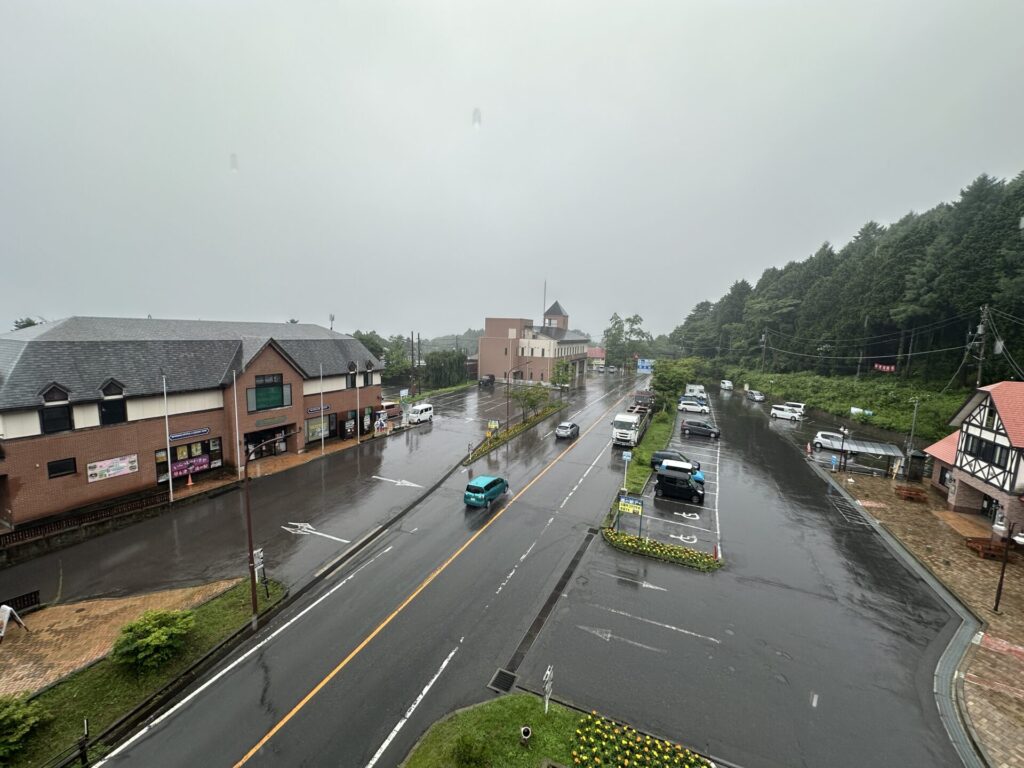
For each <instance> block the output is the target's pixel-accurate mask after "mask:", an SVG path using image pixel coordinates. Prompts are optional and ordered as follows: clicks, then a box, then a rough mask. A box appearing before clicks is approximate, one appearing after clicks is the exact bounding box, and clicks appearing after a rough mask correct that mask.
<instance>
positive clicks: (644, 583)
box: [595, 571, 668, 592]
mask: <svg viewBox="0 0 1024 768" xmlns="http://www.w3.org/2000/svg"><path fill="white" fill-rule="evenodd" d="M595 573H600V574H601V575H602V576H610V577H611V578H613V579H622V580H623V581H631V582H633V583H634V584H639V585H640V586H641V587H643V588H644V589H656V590H658V591H659V592H668V590H667V589H665V588H664V587H659V586H657V585H656V584H651V583H650V582H649V581H638V580H636V579H631V578H629V577H628V576H619V575H618V574H616V573H608V572H607V571H595Z"/></svg>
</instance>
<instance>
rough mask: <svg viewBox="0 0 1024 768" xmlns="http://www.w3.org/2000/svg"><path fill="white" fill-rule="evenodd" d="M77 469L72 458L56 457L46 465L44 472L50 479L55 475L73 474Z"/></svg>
mask: <svg viewBox="0 0 1024 768" xmlns="http://www.w3.org/2000/svg"><path fill="white" fill-rule="evenodd" d="M77 471H78V469H77V467H76V466H75V460H74V459H73V458H72V459H57V461H51V462H49V463H48V464H47V465H46V473H47V474H48V475H49V476H50V479H51V480H52V479H53V478H55V477H64V476H65V475H73V474H75V472H77Z"/></svg>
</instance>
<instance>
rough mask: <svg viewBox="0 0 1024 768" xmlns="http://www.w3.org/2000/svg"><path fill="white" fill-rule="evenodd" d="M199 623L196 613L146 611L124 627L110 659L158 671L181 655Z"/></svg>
mask: <svg viewBox="0 0 1024 768" xmlns="http://www.w3.org/2000/svg"><path fill="white" fill-rule="evenodd" d="M195 623H196V620H195V616H194V615H193V613H192V611H146V612H145V613H144V614H142V616H141V617H139V618H138V619H137V620H136V621H133V622H131V623H130V624H125V625H124V626H123V627H122V628H121V635H120V637H118V638H117V642H116V643H114V650H113V651H112V652H111V655H110V656H111V658H112V659H113V660H114V661H115V662H116V663H118V664H121V665H123V666H126V667H131V668H133V669H135V670H139V671H142V670H148V669H156V668H158V667H161V666H163V665H164V664H166V663H167V661H169V660H170V659H171V658H173V657H174V656H176V655H178V654H179V653H180V652H181V650H182V649H183V648H184V647H185V637H186V635H188V633H189V632H190V631H191V630H192V628H193V627H194V626H195Z"/></svg>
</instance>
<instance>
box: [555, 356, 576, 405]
mask: <svg viewBox="0 0 1024 768" xmlns="http://www.w3.org/2000/svg"><path fill="white" fill-rule="evenodd" d="M551 383H552V384H554V385H555V386H556V387H558V395H559V397H561V395H562V387H568V386H569V385H570V384H571V383H572V365H571V364H570V363H569V361H568V360H559V361H558V362H556V363H555V370H554V371H552V372H551Z"/></svg>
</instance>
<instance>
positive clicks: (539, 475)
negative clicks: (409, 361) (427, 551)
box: [234, 395, 625, 768]
mask: <svg viewBox="0 0 1024 768" xmlns="http://www.w3.org/2000/svg"><path fill="white" fill-rule="evenodd" d="M624 398H625V395H623V396H622V397H620V398H619V399H618V400H616V401H615V402H614V403H612V405H611V407H609V408H608V409H607V410H606V411H605V412H604V413H602V414H601V417H600V419H599V420H598V421H596V422H594V424H593V425H592V426H591V427H590V429H588V430H587V431H586V432H584V433H583V435H581V437H585V436H586V435H589V434H590V433H591V431H593V430H594V429H595V428H596V427H597V426H598V425H599V424H601V423H602V422H603V421H604V418H605V416H607V415H608V414H609V413H610V412H611V411H612V409H614V408H615V407H616V406H617V405H618V404H619V403H621V402H622V400H623V399H624ZM576 445H577V442H573V443H572V444H571V445H570V446H569V447H568V448H566V449H565V450H564V451H562V452H561V453H560V454H558V455H557V456H556V457H555V458H553V459H552V460H551V462H550V463H549V464H548V465H547V466H546V467H544V469H542V470H541V471H540V472H539V473H537V476H536V477H534V478H533V480H531V481H530V482H529V483H527V484H526V485H525V486H524V487H523V490H521V491H520V492H519V493H517V494H516V495H515V496H513V497H512V498H511V499H510V500H509V502H508V504H506V505H505V506H504V507H502V508H501V509H499V510H498V511H497V512H496V513H495V514H494V516H493V517H491V519H490V520H488V521H487V523H486V524H485V525H484V526H483V527H482V528H481V529H480V530H479V531H477V532H476V533H474V534H473V535H472V536H470V537H469V538H468V539H467V540H466V542H465V543H464V544H463V545H462V546H461V547H459V548H458V549H456V550H455V551H454V552H453V553H452V554H451V555H450V556H449V557H448V559H447V560H445V561H444V562H443V563H442V564H441V565H439V566H438V567H437V568H435V569H434V570H433V571H432V572H431V573H430V575H429V576H427V578H425V579H424V580H423V581H422V582H420V585H419V586H418V587H416V589H414V590H413V591H412V592H411V593H410V594H409V596H408V597H406V598H405V599H404V600H403V601H402V602H401V603H400V604H399V605H398V607H397V608H395V610H393V611H392V612H391V613H390V614H389V615H388V617H387V618H386V619H384V620H383V621H382V622H381V623H380V624H378V625H377V628H376V629H374V630H373V632H371V633H370V634H368V635H367V636H366V637H365V638H363V640H362V642H360V643H359V645H357V646H356V647H355V648H353V649H352V651H351V652H350V653H349V654H348V656H346V657H345V658H344V659H342V660H341V661H340V662H338V665H337V666H336V667H335V668H334V669H332V670H331V671H330V672H328V673H327V676H326V677H324V679H323V680H321V681H320V682H319V683H317V684H316V685H315V686H314V687H313V689H312V690H311V691H310V692H309V693H307V694H306V695H305V696H303V697H302V699H300V700H299V703H298V704H296V705H295V706H294V707H292V708H291V710H290V711H289V712H288V714H286V715H285V716H284V717H282V718H281V719H280V720H278V721H277V724H276V725H274V727H273V728H271V729H270V730H269V731H267V732H266V734H265V735H264V736H263V738H261V739H260V740H259V741H257V742H256V744H255V745H254V746H253V748H252V749H250V750H249V751H248V752H246V753H245V755H244V756H243V757H242V759H241V760H239V761H238V762H237V763H235V766H234V768H239V767H240V766H242V765H245V764H246V763H247V762H249V760H250V759H251V758H252V756H253V755H255V754H256V753H257V752H259V751H260V749H262V748H263V745H264V744H266V743H267V742H268V741H270V740H271V739H272V738H274V734H276V733H277V732H278V731H280V730H281V729H282V728H284V726H285V725H286V724H287V723H288V721H289V720H291V719H292V718H293V717H295V715H297V714H298V713H299V711H300V710H301V709H302V708H303V707H304V706H306V704H308V703H309V702H310V700H311V699H312V698H313V697H314V696H316V695H317V694H318V693H320V691H321V690H322V689H323V687H324V686H326V685H327V684H328V683H329V682H331V680H333V679H334V678H335V677H336V676H337V674H338V673H339V672H341V670H343V669H344V668H345V667H346V666H347V665H348V663H349V662H350V661H352V659H354V658H355V657H356V656H358V655H359V653H360V651H362V650H363V649H364V648H365V647H366V646H367V645H369V644H370V642H371V641H372V640H373V639H374V638H375V637H376V636H377V635H379V634H380V633H381V632H383V631H384V628H385V627H386V626H387V625H388V624H390V623H391V622H392V620H394V618H395V617H396V616H398V614H400V613H401V612H402V611H404V610H405V608H406V607H407V606H408V605H409V603H411V602H412V601H413V600H415V599H416V597H417V596H418V595H419V594H420V592H422V591H423V590H424V589H426V588H427V587H428V586H429V585H430V583H431V582H432V581H433V580H434V579H436V578H437V577H438V576H440V575H441V573H443V572H444V570H445V569H446V568H447V567H448V566H449V565H451V564H452V563H453V562H454V561H455V559H456V558H457V557H458V556H459V555H461V554H462V553H463V552H465V551H466V549H467V548H468V547H469V545H470V544H472V543H473V542H474V541H476V540H477V539H478V538H479V537H480V536H481V535H482V534H483V533H484V531H486V530H487V529H488V528H490V527H491V524H492V523H494V522H495V521H496V520H498V518H500V517H501V516H502V515H503V514H505V511H506V510H507V509H508V508H509V507H511V506H512V505H513V504H515V503H516V500H517V499H518V498H519V497H520V496H522V495H523V494H524V493H526V492H527V491H528V490H530V488H531V487H532V486H533V484H534V483H536V482H537V481H538V480H540V479H541V478H542V477H544V475H546V474H547V472H548V470H549V469H551V468H552V467H553V466H555V464H557V463H558V462H559V461H560V460H561V458H562V457H563V456H565V454H567V453H568V452H569V451H571V450H572V449H573V448H575V447H576Z"/></svg>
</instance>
